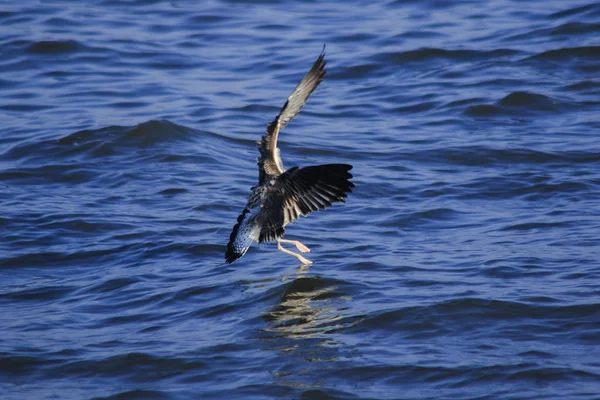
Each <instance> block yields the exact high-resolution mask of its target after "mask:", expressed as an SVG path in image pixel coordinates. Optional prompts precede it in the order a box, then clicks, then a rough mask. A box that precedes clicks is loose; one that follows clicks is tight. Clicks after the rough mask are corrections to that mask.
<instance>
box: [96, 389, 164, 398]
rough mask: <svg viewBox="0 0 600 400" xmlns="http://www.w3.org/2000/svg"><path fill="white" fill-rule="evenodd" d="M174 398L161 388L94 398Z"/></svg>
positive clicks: (135, 390)
mask: <svg viewBox="0 0 600 400" xmlns="http://www.w3.org/2000/svg"><path fill="white" fill-rule="evenodd" d="M172 398H173V397H172V396H171V395H169V394H168V393H167V392H161V391H160V390H147V389H133V390H126V391H124V392H119V393H115V394H112V395H109V396H104V397H94V400H140V399H147V400H167V399H172Z"/></svg>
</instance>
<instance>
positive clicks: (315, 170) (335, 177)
mask: <svg viewBox="0 0 600 400" xmlns="http://www.w3.org/2000/svg"><path fill="white" fill-rule="evenodd" d="M324 57H325V53H321V55H320V56H319V58H318V59H317V61H316V62H315V63H314V64H313V66H312V68H311V69H310V71H308V73H307V74H306V75H305V76H304V78H303V79H302V81H300V83H299V84H298V86H296V89H294V91H293V92H292V94H291V95H290V97H288V100H287V101H286V102H285V104H284V105H283V108H282V109H281V111H280V112H279V115H278V116H277V117H275V119H274V120H273V122H271V123H270V124H269V125H268V127H267V133H266V134H265V135H264V136H263V137H262V139H261V140H260V141H259V142H258V150H259V152H260V157H259V158H258V160H257V164H258V185H257V186H255V187H254V188H252V192H251V193H250V196H249V198H248V202H247V203H246V207H245V208H244V211H242V214H241V215H240V216H239V217H238V219H237V224H236V225H235V226H234V227H233V231H232V232H231V237H230V238H229V243H228V244H227V251H226V252H225V260H226V261H227V263H232V262H233V261H235V260H237V259H238V258H240V257H242V256H243V255H244V254H245V253H246V251H248V248H249V247H250V245H251V244H252V243H253V242H258V243H262V242H269V241H272V240H275V241H277V248H278V249H279V250H281V251H283V252H285V253H287V254H290V255H293V256H294V257H296V258H298V259H299V260H300V261H301V262H302V263H303V264H311V261H309V260H307V259H306V258H304V257H303V256H302V255H300V254H298V253H294V252H293V251H290V250H288V249H285V248H283V247H282V246H281V243H290V244H293V245H295V246H296V248H297V249H298V250H299V251H301V252H302V253H305V252H308V251H310V249H309V248H308V247H306V246H305V245H303V244H302V243H300V242H299V241H297V240H284V239H282V238H281V237H282V236H283V234H284V233H285V229H284V228H285V226H286V225H287V224H289V223H291V222H292V221H294V220H296V219H298V218H299V216H300V215H303V216H307V215H308V214H309V213H311V212H313V211H318V210H320V209H323V208H325V207H328V206H331V204H332V203H334V202H338V201H342V202H343V201H344V199H345V198H346V196H347V193H350V192H351V191H352V188H353V187H354V185H353V184H352V182H350V180H349V179H350V178H352V175H351V174H350V173H349V172H348V171H350V170H351V169H352V166H351V165H348V164H326V165H317V166H309V167H303V168H298V167H293V168H290V169H288V170H285V169H284V168H283V164H282V162H281V158H280V156H279V149H278V148H277V138H278V136H279V131H280V130H281V129H283V128H284V127H285V126H286V125H287V123H288V122H290V121H291V120H292V119H293V118H294V117H295V116H296V115H297V114H298V112H300V109H301V108H302V106H304V103H305V102H306V100H307V99H308V97H309V96H310V94H311V93H312V92H313V91H314V90H315V89H316V88H317V86H318V85H319V83H321V81H322V80H323V77H324V76H325V72H326V71H325V69H324V68H325V61H324Z"/></svg>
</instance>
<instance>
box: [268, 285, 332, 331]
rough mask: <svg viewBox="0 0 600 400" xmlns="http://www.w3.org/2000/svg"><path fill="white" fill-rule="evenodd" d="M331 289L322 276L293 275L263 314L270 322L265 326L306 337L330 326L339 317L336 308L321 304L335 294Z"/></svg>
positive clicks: (270, 329)
mask: <svg viewBox="0 0 600 400" xmlns="http://www.w3.org/2000/svg"><path fill="white" fill-rule="evenodd" d="M334 290H335V287H334V286H330V285H326V284H325V282H324V281H323V280H322V279H321V278H317V277H300V278H297V279H295V280H294V281H293V282H291V283H290V284H289V285H288V286H287V288H286V290H285V292H284V294H283V297H282V299H281V302H280V303H279V304H278V305H277V307H275V308H274V309H273V310H271V311H270V312H269V313H268V314H266V315H265V316H264V318H265V319H266V320H268V321H271V322H273V325H272V326H271V327H270V328H268V329H266V330H267V331H270V332H273V333H279V334H281V335H283V336H284V337H287V338H301V337H302V338H306V337H311V336H315V335H319V334H323V333H325V332H326V331H327V330H329V329H332V328H333V327H334V326H335V324H334V322H335V321H337V320H339V319H341V318H342V315H340V314H339V310H336V309H334V308H331V307H327V306H326V305H325V304H324V303H325V302H324V301H325V300H326V299H328V298H330V297H332V296H334V297H335V294H334ZM311 303H312V304H311ZM319 303H321V307H319V306H318V305H319Z"/></svg>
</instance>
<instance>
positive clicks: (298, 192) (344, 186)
mask: <svg viewBox="0 0 600 400" xmlns="http://www.w3.org/2000/svg"><path fill="white" fill-rule="evenodd" d="M351 169H352V166H351V165H348V164H326V165H317V166H312V167H304V168H298V167H295V168H290V169H289V170H288V171H286V172H285V173H284V174H283V175H281V176H280V177H279V178H278V179H277V184H276V185H281V187H282V188H283V190H282V194H283V202H282V203H283V204H282V206H283V208H282V210H283V211H282V212H283V226H285V225H287V224H289V223H290V222H292V221H294V220H295V219H298V217H299V215H304V216H307V215H308V214H309V213H311V212H313V211H318V210H321V209H323V208H325V207H329V206H331V204H332V203H335V202H338V201H341V202H344V201H345V199H346V197H347V193H350V192H352V188H353V187H354V184H353V183H352V182H350V178H352V174H350V173H349V172H348V171H350V170H351Z"/></svg>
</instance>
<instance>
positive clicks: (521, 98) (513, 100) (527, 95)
mask: <svg viewBox="0 0 600 400" xmlns="http://www.w3.org/2000/svg"><path fill="white" fill-rule="evenodd" d="M569 108H571V105H570V104H568V103H565V102H563V101H559V100H557V99H553V98H551V97H549V96H545V95H543V94H539V93H532V92H523V91H517V92H512V93H510V94H508V95H506V96H504V97H503V98H502V99H500V100H499V101H498V102H497V103H496V104H477V105H471V106H469V107H467V108H466V109H465V111H464V112H463V114H464V115H466V116H469V117H473V118H490V117H512V118H515V117H519V116H526V115H530V114H539V113H554V112H557V111H565V110H567V109H569Z"/></svg>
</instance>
